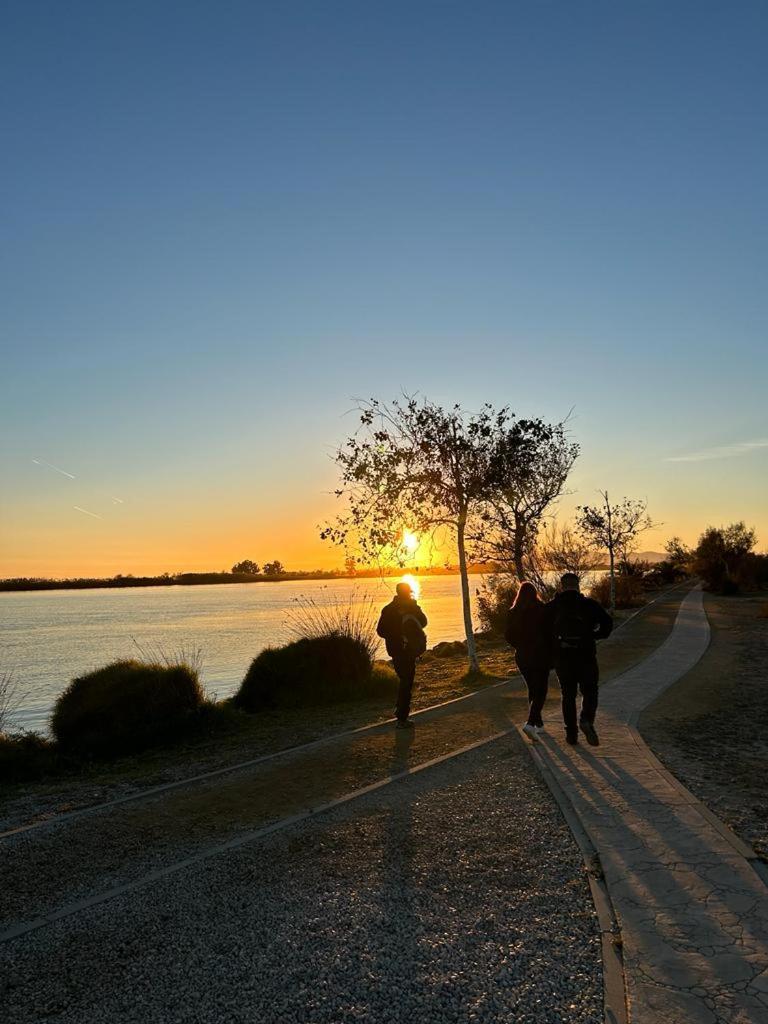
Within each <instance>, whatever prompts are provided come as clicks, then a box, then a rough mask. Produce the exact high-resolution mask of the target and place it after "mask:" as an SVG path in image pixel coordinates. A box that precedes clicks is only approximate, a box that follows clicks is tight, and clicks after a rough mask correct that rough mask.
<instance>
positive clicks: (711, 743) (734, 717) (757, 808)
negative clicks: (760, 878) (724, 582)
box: [640, 594, 768, 860]
mask: <svg viewBox="0 0 768 1024" xmlns="http://www.w3.org/2000/svg"><path fill="white" fill-rule="evenodd" d="M705 601H706V610H707V616H708V618H709V623H710V627H711V630H712V635H711V642H710V646H709V648H708V650H707V651H706V653H705V654H704V656H703V658H702V659H701V660H700V661H699V663H698V664H697V665H696V666H695V667H694V668H693V669H692V670H691V671H690V672H688V673H687V674H686V675H685V676H683V678H682V679H680V680H679V681H678V682H677V683H675V685H674V686H672V687H670V689H669V690H667V692H666V693H664V694H662V695H661V696H660V697H659V698H658V700H656V701H654V703H653V704H652V705H651V707H649V708H647V709H646V710H645V711H644V712H643V714H642V716H641V718H640V731H641V732H642V734H643V736H644V738H645V739H646V741H647V742H648V743H649V745H650V746H651V747H652V748H653V750H654V751H655V752H656V753H657V755H658V756H659V757H660V758H661V760H662V761H664V763H665V764H666V765H667V767H669V769H670V770H671V771H673V772H674V774H675V775H677V777H678V778H679V779H680V780H681V781H682V782H683V783H684V784H685V785H686V786H688V788H689V789H691V791H692V792H693V793H695V794H696V796H698V797H699V798H700V799H701V800H703V801H704V802H705V803H707V804H708V805H709V806H710V807H711V808H712V810H713V811H714V812H715V813H716V814H718V815H719V816H720V817H721V818H722V819H723V820H724V821H725V822H726V823H727V824H728V825H730V826H731V828H733V829H734V831H735V832H737V833H738V834H739V835H741V836H742V838H744V839H745V840H746V841H747V842H749V843H752V845H753V846H754V848H755V849H756V850H757V852H758V853H759V854H760V855H761V856H762V857H763V859H765V860H768V800H766V796H765V765H766V763H768V621H766V619H765V618H763V617H761V609H762V608H764V607H765V605H766V601H765V595H762V596H761V595H756V596H750V597H718V596H715V595H711V594H708V595H706V598H705Z"/></svg>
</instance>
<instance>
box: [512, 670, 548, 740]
mask: <svg viewBox="0 0 768 1024" xmlns="http://www.w3.org/2000/svg"><path fill="white" fill-rule="evenodd" d="M517 667H518V668H519V669H520V675H521V676H522V677H523V679H524V680H525V685H526V686H527V687H528V724H529V725H544V721H543V719H542V717H541V711H542V708H543V707H544V701H545V700H546V699H547V690H548V688H549V669H548V668H540V667H538V666H536V665H521V664H520V662H518V663H517Z"/></svg>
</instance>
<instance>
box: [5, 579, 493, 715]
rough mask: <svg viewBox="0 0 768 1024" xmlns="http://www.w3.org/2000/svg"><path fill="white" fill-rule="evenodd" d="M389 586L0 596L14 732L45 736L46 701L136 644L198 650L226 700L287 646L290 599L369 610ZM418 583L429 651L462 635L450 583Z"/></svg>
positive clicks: (345, 583) (474, 583) (307, 583)
mask: <svg viewBox="0 0 768 1024" xmlns="http://www.w3.org/2000/svg"><path fill="white" fill-rule="evenodd" d="M396 583H397V578H395V577H392V578H389V579H385V580H381V579H366V580H297V581H286V582H283V583H241V584H227V585H210V586H185V587H136V588H131V589H129V588H125V589H116V590H46V591H31V592H25V593H0V670H8V669H12V670H13V672H14V676H15V678H16V680H17V681H18V685H19V687H20V689H21V691H22V693H23V701H22V705H21V707H20V708H19V710H18V712H17V713H16V715H15V717H14V724H15V725H17V726H23V727H24V728H29V729H39V730H42V731H45V730H46V729H47V720H48V716H49V714H50V710H51V707H52V705H53V702H54V700H55V699H56V697H57V695H58V694H59V693H60V692H61V691H62V690H63V689H64V687H65V686H66V685H67V683H68V682H69V681H70V680H71V679H72V678H74V677H75V676H77V675H80V674H82V673H83V672H87V671H89V670H91V669H94V668H98V667H100V666H102V665H105V664H107V663H108V662H110V661H113V660H114V659H116V658H126V657H127V658H130V657H136V656H138V654H139V651H138V648H137V644H138V645H140V646H141V647H143V648H145V649H148V650H149V649H156V648H157V647H160V648H162V649H163V650H164V651H166V652H168V653H172V652H174V651H176V650H178V649H179V648H180V647H188V648H196V649H197V648H199V649H200V650H201V652H202V659H203V664H202V678H203V683H204V685H205V688H206V690H207V692H208V693H210V694H216V695H217V696H218V697H226V696H229V695H230V694H232V693H233V692H234V691H235V690H236V689H237V687H238V686H239V685H240V681H241V680H242V678H243V676H244V675H245V672H246V669H247V668H248V665H249V664H250V662H251V659H252V658H254V657H255V656H256V655H257V654H258V653H259V652H260V651H262V650H263V649H264V648H265V647H268V646H269V645H270V644H276V643H277V644H279V643H283V642H285V641H286V640H289V639H291V637H290V634H289V627H288V623H287V619H288V618H289V617H290V610H291V609H292V608H294V609H295V607H296V598H300V597H302V596H303V597H311V598H314V599H316V600H317V601H320V602H323V601H328V600H330V601H333V600H336V599H338V600H340V601H349V600H355V601H358V602H361V601H363V600H364V599H366V598H372V599H373V600H374V601H375V603H376V606H377V607H378V605H380V604H385V603H386V602H387V601H389V600H390V599H391V597H392V594H393V592H394V587H395V584H396ZM481 583H482V577H481V576H473V577H471V589H472V594H473V600H474V596H475V591H476V589H477V588H478V587H479V586H480V585H481ZM420 584H421V598H420V602H421V605H422V607H423V608H424V611H425V612H426V614H427V616H428V618H429V627H428V629H427V633H428V637H429V643H430V646H431V645H433V644H436V643H438V642H440V641H441V640H455V639H457V638H460V637H461V636H463V633H464V630H463V626H462V617H461V599H460V583H459V578H458V576H426V577H422V578H421V579H420ZM382 654H383V649H382Z"/></svg>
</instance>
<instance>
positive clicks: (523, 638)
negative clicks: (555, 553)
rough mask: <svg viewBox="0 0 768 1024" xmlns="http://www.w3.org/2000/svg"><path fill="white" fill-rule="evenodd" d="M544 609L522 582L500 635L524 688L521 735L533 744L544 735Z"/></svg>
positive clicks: (547, 658) (548, 659) (548, 662)
mask: <svg viewBox="0 0 768 1024" xmlns="http://www.w3.org/2000/svg"><path fill="white" fill-rule="evenodd" d="M545 608H546V605H545V604H544V602H543V601H542V600H541V598H540V597H539V595H538V592H537V590H536V587H535V586H534V585H533V584H532V583H530V582H528V581H527V580H526V581H525V582H524V583H521V584H520V589H519V590H518V592H517V597H516V598H515V603H514V604H513V605H512V607H511V608H510V609H509V612H508V613H507V628H506V629H505V631H504V636H505V638H506V640H507V643H509V644H510V645H511V646H512V647H514V649H515V660H516V661H517V667H518V668H519V669H520V675H521V676H522V677H523V679H524V680H525V685H526V686H527V687H528V719H527V721H526V723H525V725H524V726H523V732H524V733H525V734H526V736H528V737H529V738H530V739H531V740H533V741H534V742H535V741H536V740H537V739H538V737H539V734H540V733H542V732H543V731H544V720H543V718H542V717H541V712H542V710H543V708H544V702H545V701H546V699H547V689H548V687H549V672H550V669H551V668H552V654H551V644H550V635H549V630H548V628H547V623H546V617H545V614H544V609H545Z"/></svg>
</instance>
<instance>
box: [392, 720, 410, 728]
mask: <svg viewBox="0 0 768 1024" xmlns="http://www.w3.org/2000/svg"><path fill="white" fill-rule="evenodd" d="M395 728H396V729H412V728H413V722H412V721H411V720H410V718H398V720H397V725H396V726H395Z"/></svg>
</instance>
